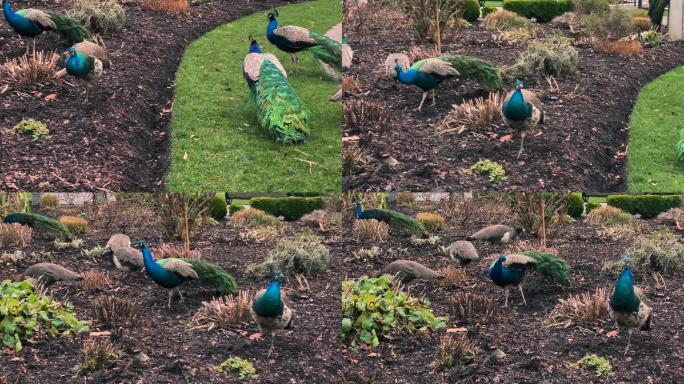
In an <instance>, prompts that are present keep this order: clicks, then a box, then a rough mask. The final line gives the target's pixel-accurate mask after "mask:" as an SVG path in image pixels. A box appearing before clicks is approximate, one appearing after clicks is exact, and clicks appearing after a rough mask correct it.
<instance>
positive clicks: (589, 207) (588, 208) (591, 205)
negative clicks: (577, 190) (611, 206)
mask: <svg viewBox="0 0 684 384" xmlns="http://www.w3.org/2000/svg"><path fill="white" fill-rule="evenodd" d="M600 206H601V203H597V202H595V201H589V202H587V203H586V204H585V205H584V209H585V210H586V213H587V214H588V213H589V212H591V211H593V210H594V209H596V208H598V207H600Z"/></svg>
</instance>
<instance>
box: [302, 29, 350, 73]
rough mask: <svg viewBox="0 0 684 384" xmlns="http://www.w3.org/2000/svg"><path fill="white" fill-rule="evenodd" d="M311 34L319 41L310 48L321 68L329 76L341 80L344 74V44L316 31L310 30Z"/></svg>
mask: <svg viewBox="0 0 684 384" xmlns="http://www.w3.org/2000/svg"><path fill="white" fill-rule="evenodd" d="M309 36H311V38H313V39H314V40H316V42H317V43H318V45H316V46H314V47H311V48H309V52H311V53H312V54H313V55H314V57H315V58H316V61H317V62H318V65H319V66H320V67H321V70H323V72H325V74H326V76H328V77H329V78H331V79H333V80H339V79H340V78H341V76H342V44H340V43H338V42H337V41H335V40H333V39H331V38H329V37H327V36H324V35H319V34H318V33H316V32H310V33H309Z"/></svg>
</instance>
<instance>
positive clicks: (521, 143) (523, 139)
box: [517, 132, 526, 159]
mask: <svg viewBox="0 0 684 384" xmlns="http://www.w3.org/2000/svg"><path fill="white" fill-rule="evenodd" d="M525 135H526V133H525V132H521V133H520V150H518V157H517V159H520V156H522V153H523V143H524V142H525Z"/></svg>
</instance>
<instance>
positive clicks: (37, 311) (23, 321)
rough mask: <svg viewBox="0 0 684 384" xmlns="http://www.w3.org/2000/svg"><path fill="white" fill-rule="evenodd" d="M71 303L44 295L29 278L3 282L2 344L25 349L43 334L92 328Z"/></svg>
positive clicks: (0, 296)
mask: <svg viewBox="0 0 684 384" xmlns="http://www.w3.org/2000/svg"><path fill="white" fill-rule="evenodd" d="M73 311H74V308H73V305H71V303H66V304H63V303H60V302H59V301H55V300H52V299H51V298H49V297H47V296H42V295H41V294H40V293H37V292H36V291H35V290H34V289H33V285H32V284H31V283H30V282H29V281H28V280H25V281H22V282H12V281H9V280H5V281H3V282H2V283H1V284H0V314H1V315H2V322H1V324H2V327H0V336H1V337H0V340H2V345H4V346H5V347H9V348H14V349H15V350H16V351H17V352H19V351H21V349H22V348H23V344H24V343H25V342H29V343H32V342H33V341H34V339H35V338H36V337H39V336H42V335H58V334H61V335H64V336H68V335H71V334H72V333H74V332H75V333H81V332H85V331H87V330H88V323H87V322H84V321H79V320H78V319H77V318H76V316H74V313H73Z"/></svg>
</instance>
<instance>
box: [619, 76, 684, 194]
mask: <svg viewBox="0 0 684 384" xmlns="http://www.w3.org/2000/svg"><path fill="white" fill-rule="evenodd" d="M682 84H684V67H679V68H677V69H674V70H672V71H670V72H668V73H666V74H664V75H662V76H660V77H659V78H658V79H656V80H655V81H653V82H652V83H650V84H648V85H647V86H645V87H644V89H642V90H641V93H640V94H639V99H638V100H637V103H636V106H635V107H634V111H633V112H632V116H631V118H630V133H629V135H630V136H629V155H628V161H627V177H628V186H627V188H628V190H629V191H631V192H682V191H684V164H682V162H680V161H678V159H677V153H676V150H675V148H674V146H675V143H676V142H677V141H678V140H679V131H680V130H681V129H682V128H684V87H682Z"/></svg>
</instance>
